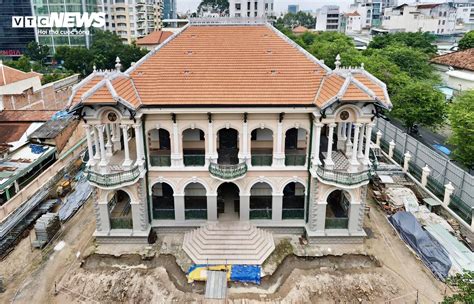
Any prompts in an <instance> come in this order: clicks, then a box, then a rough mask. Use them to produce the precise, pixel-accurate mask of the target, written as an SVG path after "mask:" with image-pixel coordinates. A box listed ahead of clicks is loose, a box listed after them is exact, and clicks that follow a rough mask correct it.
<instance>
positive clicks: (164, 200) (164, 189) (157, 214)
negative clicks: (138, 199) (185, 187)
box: [151, 183, 175, 220]
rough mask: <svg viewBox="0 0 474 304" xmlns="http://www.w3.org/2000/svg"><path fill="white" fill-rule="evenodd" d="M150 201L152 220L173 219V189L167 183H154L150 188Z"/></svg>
mask: <svg viewBox="0 0 474 304" xmlns="http://www.w3.org/2000/svg"><path fill="white" fill-rule="evenodd" d="M151 199H152V204H153V218H154V219H156V220H161V219H169V220H174V219H175V213H174V193H173V188H171V186H170V185H168V184H167V183H156V184H154V185H153V187H152V188H151Z"/></svg>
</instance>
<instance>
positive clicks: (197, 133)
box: [183, 129, 206, 167]
mask: <svg viewBox="0 0 474 304" xmlns="http://www.w3.org/2000/svg"><path fill="white" fill-rule="evenodd" d="M205 153H206V143H205V140H204V131H202V130H200V129H186V130H184V131H183V160H184V165H185V166H187V167H188V166H190V167H202V166H204V163H205Z"/></svg>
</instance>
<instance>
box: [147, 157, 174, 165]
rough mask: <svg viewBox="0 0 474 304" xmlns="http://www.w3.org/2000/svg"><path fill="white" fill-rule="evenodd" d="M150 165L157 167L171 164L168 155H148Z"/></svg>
mask: <svg viewBox="0 0 474 304" xmlns="http://www.w3.org/2000/svg"><path fill="white" fill-rule="evenodd" d="M150 165H152V166H157V167H169V166H171V156H170V155H150Z"/></svg>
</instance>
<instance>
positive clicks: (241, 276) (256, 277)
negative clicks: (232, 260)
mask: <svg viewBox="0 0 474 304" xmlns="http://www.w3.org/2000/svg"><path fill="white" fill-rule="evenodd" d="M260 275H261V267H260V266H258V265H232V270H231V272H230V280H231V281H234V282H247V283H254V284H259V285H260V279H261V277H260Z"/></svg>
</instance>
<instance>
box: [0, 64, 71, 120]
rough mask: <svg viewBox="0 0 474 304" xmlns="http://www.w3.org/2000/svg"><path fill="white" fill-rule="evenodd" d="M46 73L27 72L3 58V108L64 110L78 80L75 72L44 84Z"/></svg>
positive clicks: (0, 95) (0, 66)
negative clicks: (15, 67)
mask: <svg viewBox="0 0 474 304" xmlns="http://www.w3.org/2000/svg"><path fill="white" fill-rule="evenodd" d="M42 76H43V75H42V74H39V73H36V72H29V73H25V72H22V71H19V70H16V69H14V68H11V67H9V66H6V65H4V64H3V62H2V61H1V60H0V111H2V110H26V109H31V110H61V109H63V108H64V107H65V105H66V103H67V100H68V97H69V95H70V94H71V91H72V86H73V85H75V84H76V83H77V82H78V81H79V75H77V74H76V75H73V76H70V77H67V78H64V79H61V80H58V81H55V82H51V83H47V84H45V85H41V77H42Z"/></svg>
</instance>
